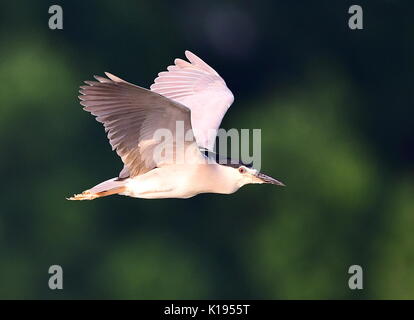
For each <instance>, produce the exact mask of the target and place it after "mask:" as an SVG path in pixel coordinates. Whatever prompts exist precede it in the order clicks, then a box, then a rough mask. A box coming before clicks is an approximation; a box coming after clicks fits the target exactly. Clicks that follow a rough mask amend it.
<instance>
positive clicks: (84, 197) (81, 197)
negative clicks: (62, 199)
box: [66, 190, 99, 200]
mask: <svg viewBox="0 0 414 320" xmlns="http://www.w3.org/2000/svg"><path fill="white" fill-rule="evenodd" d="M98 197H99V196H98V195H97V194H95V193H90V192H89V190H86V191H84V192H82V193H80V194H75V195H73V197H70V198H66V200H93V199H96V198H98Z"/></svg>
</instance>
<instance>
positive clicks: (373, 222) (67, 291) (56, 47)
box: [0, 0, 414, 299]
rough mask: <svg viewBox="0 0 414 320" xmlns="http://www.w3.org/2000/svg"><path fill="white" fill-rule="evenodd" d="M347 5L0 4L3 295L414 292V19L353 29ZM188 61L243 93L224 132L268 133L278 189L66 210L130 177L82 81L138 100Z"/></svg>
mask: <svg viewBox="0 0 414 320" xmlns="http://www.w3.org/2000/svg"><path fill="white" fill-rule="evenodd" d="M52 4H60V5H62V7H63V11H64V29H63V30H56V31H52V30H49V29H48V27H47V21H48V18H49V15H48V7H49V6H50V5H52ZM351 4H354V3H351V2H349V1H336V2H335V4H334V3H333V2H332V1H319V2H317V3H316V2H306V3H305V2H290V1H270V0H269V1H261V2H260V4H259V3H257V2H251V3H245V2H241V1H240V2H238V1H227V2H221V1H209V2H204V3H201V2H192V1H181V2H167V1H151V2H148V1H146V2H144V1H132V0H129V1H122V2H120V3H116V4H115V3H114V2H112V1H61V2H59V3H49V2H48V1H36V2H30V1H16V2H8V3H4V4H2V10H1V13H0V15H1V17H0V18H1V19H0V26H1V28H0V41H1V46H0V47H1V48H2V49H1V50H0V83H1V85H0V144H1V150H2V157H1V158H0V174H1V177H2V185H1V187H0V189H1V192H0V200H1V214H0V284H1V285H0V298H3V299H11V298H19V299H23V298H32V299H45V298H51V299H61V298H78V299H82V298H88V299H95V298H106V299H110V298H115V299H134V298H137V299H162V298H164V299H169V298H171V299H172V298H178V299H180V298H188V299H198V298H200V299H202V298H255V299H256V298H266V299H273V298H275V299H290V298H296V299H321V298H351V299H360V298H390V299H397V298H400V299H408V298H414V255H413V250H412V248H413V247H414V233H413V231H412V226H413V223H414V220H413V219H414V196H413V193H414V166H413V162H414V126H413V122H414V120H413V119H414V112H413V100H414V99H413V98H414V96H413V93H412V92H413V90H412V75H413V71H414V46H413V41H412V39H413V36H414V28H413V21H414V19H413V12H414V7H413V5H412V4H411V3H410V2H409V1H385V0H383V1H375V2H373V1H362V0H361V1H359V3H358V4H360V5H361V6H362V7H363V8H364V27H365V29H364V30H361V31H351V30H349V28H348V24H347V23H348V17H349V15H348V13H347V12H348V8H349V6H350V5H351ZM185 49H189V50H192V51H194V52H195V53H196V54H198V55H200V56H201V57H202V58H203V59H205V60H206V61H207V62H208V63H209V64H211V65H212V66H213V67H215V68H216V70H217V71H218V72H219V73H220V74H221V75H222V76H223V77H224V79H226V82H227V84H228V85H229V87H230V88H231V90H232V91H233V93H234V95H235V97H236V101H235V103H234V105H233V107H232V108H231V109H230V110H229V112H228V114H227V116H226V117H225V119H224V122H223V127H224V128H261V129H262V166H261V168H262V171H264V172H265V173H268V174H269V175H272V176H274V177H276V178H278V179H280V180H281V181H283V182H285V183H286V184H287V187H286V188H283V189H282V188H275V187H272V186H258V185H256V186H247V187H244V188H242V189H241V190H240V191H239V192H237V193H235V194H233V195H229V196H222V195H214V194H204V195H199V196H197V197H194V198H192V199H188V200H177V199H167V200H142V199H132V198H125V197H117V196H114V197H108V198H104V199H99V200H96V201H92V202H69V201H66V200H65V197H66V196H68V195H71V194H73V193H75V192H79V191H81V190H84V189H86V188H88V187H90V186H92V185H94V184H96V183H98V182H100V181H103V180H104V179H107V178H110V177H113V176H116V175H117V173H118V172H119V170H120V169H121V167H122V164H121V161H120V160H119V159H118V158H117V156H116V154H115V153H111V152H110V147H109V144H108V143H107V140H106V137H105V133H104V130H103V129H102V127H101V125H100V124H99V123H97V122H95V121H94V120H93V118H92V117H91V116H90V115H89V114H87V113H86V112H83V111H82V110H81V107H80V106H79V104H78V101H77V95H78V94H77V90H78V86H79V85H80V84H81V83H82V81H83V80H87V79H90V78H91V77H92V75H93V74H102V73H103V72H104V71H110V72H113V73H115V74H117V75H119V76H121V77H123V78H125V79H128V80H129V81H131V82H133V83H137V84H139V85H142V86H144V87H148V86H149V85H150V84H151V82H152V80H153V78H154V77H155V76H156V74H157V72H159V71H161V70H164V69H165V67H166V66H167V65H168V64H170V63H171V62H172V61H173V58H175V57H182V56H183V53H184V50H185ZM52 264H59V265H61V266H62V267H63V270H64V290H63V291H59V292H56V291H51V290H49V288H48V286H47V281H48V278H49V275H48V273H47V271H48V268H49V266H50V265H52ZM353 264H358V265H361V266H362V267H363V269H364V272H365V273H364V280H365V281H364V290H361V291H351V290H349V288H348V285H347V284H348V277H349V275H348V273H347V272H348V268H349V266H350V265H353Z"/></svg>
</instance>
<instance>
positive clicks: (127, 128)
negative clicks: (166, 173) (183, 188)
mask: <svg viewBox="0 0 414 320" xmlns="http://www.w3.org/2000/svg"><path fill="white" fill-rule="evenodd" d="M105 74H106V76H107V77H108V78H104V77H100V76H95V79H96V80H98V81H85V83H86V84H87V85H86V86H81V89H80V91H79V92H80V93H81V95H80V96H79V99H80V104H81V105H82V106H84V108H83V109H84V110H85V111H88V112H90V113H91V114H93V115H94V116H95V117H96V120H97V121H99V122H101V123H102V124H103V125H104V128H105V131H106V132H107V136H108V139H109V142H110V144H111V146H112V149H113V150H116V152H117V154H118V155H119V156H120V157H121V159H122V161H123V162H124V169H123V170H122V171H121V173H120V178H126V177H128V176H130V177H134V176H137V175H140V174H143V173H145V172H147V171H149V170H151V169H153V168H155V167H156V166H157V165H160V163H157V159H156V158H154V149H155V147H156V146H157V145H158V144H159V143H160V141H155V140H154V133H155V131H156V130H157V129H160V128H165V129H168V130H170V132H171V133H172V134H173V140H172V141H171V143H172V144H174V146H175V139H176V138H177V133H176V122H177V121H183V123H184V131H185V132H187V131H188V130H191V114H190V110H189V109H188V108H187V107H185V106H184V105H182V104H180V103H179V102H177V101H173V100H171V99H168V98H166V97H164V96H162V95H160V94H158V93H156V92H152V91H150V90H147V89H144V88H141V87H138V86H136V85H133V84H131V83H129V82H126V81H124V80H122V79H121V78H118V77H116V76H114V75H112V74H110V73H105ZM189 146H193V147H194V148H197V145H196V144H195V142H191V141H190V142H185V143H184V145H183V147H184V148H188V147H189ZM197 150H198V148H197ZM173 151H177V150H176V149H175V148H174V149H173ZM173 156H174V155H173ZM164 160H165V159H164Z"/></svg>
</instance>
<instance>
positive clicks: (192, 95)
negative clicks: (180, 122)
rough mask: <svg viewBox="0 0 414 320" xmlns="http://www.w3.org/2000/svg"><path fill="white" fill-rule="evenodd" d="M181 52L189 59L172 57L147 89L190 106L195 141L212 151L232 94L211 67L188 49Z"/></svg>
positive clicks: (231, 101)
mask: <svg viewBox="0 0 414 320" xmlns="http://www.w3.org/2000/svg"><path fill="white" fill-rule="evenodd" d="M185 55H186V57H187V59H188V60H189V61H190V62H187V61H184V60H182V59H175V61H174V63H175V65H173V66H169V67H168V68H167V70H168V71H165V72H160V73H159V74H158V77H157V78H156V79H155V80H154V83H153V84H152V85H151V90H152V91H155V92H157V93H159V94H161V95H163V96H165V97H167V98H170V99H172V100H174V101H177V102H180V103H182V104H183V105H185V106H186V107H187V108H189V109H191V123H192V127H193V131H194V135H195V138H196V141H197V144H198V145H199V146H200V147H203V148H206V149H209V150H212V149H213V147H214V142H215V139H216V135H217V129H218V127H219V126H220V123H221V120H222V119H223V117H224V115H225V113H226V111H227V109H228V108H229V107H230V106H231V104H232V103H233V101H234V97H233V94H232V93H231V91H230V90H229V88H227V86H226V83H225V82H224V80H223V79H222V78H221V77H220V76H219V75H218V73H217V72H216V71H215V70H214V69H213V68H211V67H210V66H209V65H208V64H207V63H205V62H204V61H203V60H201V59H200V58H199V57H197V56H196V55H195V54H193V53H191V52H190V51H185Z"/></svg>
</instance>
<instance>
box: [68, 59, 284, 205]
mask: <svg viewBox="0 0 414 320" xmlns="http://www.w3.org/2000/svg"><path fill="white" fill-rule="evenodd" d="M185 55H186V57H187V59H188V60H189V61H190V62H187V61H184V60H182V59H176V60H175V61H174V63H175V65H173V66H169V67H168V71H166V72H161V73H159V74H158V77H157V78H156V79H155V81H154V84H153V85H152V86H151V90H147V89H144V88H141V87H138V86H136V85H133V84H131V83H128V82H126V81H124V80H122V79H120V78H118V77H116V76H114V75H112V74H110V73H105V74H106V76H107V77H108V78H103V77H98V76H95V79H96V80H98V81H85V83H86V84H87V85H86V86H81V90H80V93H81V94H82V95H81V96H79V98H80V100H81V105H82V106H84V110H86V111H89V112H90V113H92V114H93V115H94V116H96V120H97V121H99V122H101V123H103V125H104V127H105V131H106V132H107V133H108V138H109V141H110V143H111V146H112V148H113V149H114V150H116V152H117V154H118V155H119V156H120V157H121V159H122V161H123V163H124V168H123V170H122V171H121V173H120V174H119V176H118V177H117V178H113V179H110V180H107V181H105V182H102V183H100V184H98V185H97V186H95V187H93V188H91V189H89V190H86V191H84V192H83V193H81V194H77V195H74V196H73V197H71V198H69V200H92V199H95V198H99V197H103V196H108V195H112V194H120V195H126V196H130V197H136V198H150V199H156V198H189V197H192V196H194V195H197V194H199V193H222V194H230V193H233V192H235V191H237V190H238V189H239V188H240V187H242V186H243V185H245V184H249V183H271V184H275V185H281V186H283V183H281V182H279V181H278V180H276V179H273V178H271V177H269V176H266V175H264V174H262V173H260V172H258V170H256V169H254V168H252V167H250V166H248V165H245V164H242V163H241V162H238V163H236V164H235V163H234V161H232V162H230V163H221V162H220V161H219V162H217V161H216V159H215V155H214V153H213V152H210V150H212V149H213V147H214V142H215V138H216V134H217V130H218V127H219V125H220V123H221V120H222V119H223V116H224V114H225V113H226V111H227V109H228V108H229V107H230V105H231V104H232V103H233V100H234V97H233V94H232V93H231V91H230V90H229V89H228V88H227V86H226V83H225V82H224V80H223V79H222V78H221V77H220V76H219V75H218V73H217V72H216V71H215V70H214V69H213V68H211V67H210V66H209V65H207V64H206V63H205V62H204V61H203V60H201V59H200V58H198V57H197V56H196V55H194V54H193V53H191V52H189V51H186V52H185ZM177 123H181V125H182V127H183V129H184V130H183V131H184V132H191V133H193V134H194V137H195V141H194V139H187V138H184V137H183V136H182V134H180V133H177V131H178V130H177V126H178V125H177ZM160 129H166V130H169V131H170V132H171V133H172V134H171V136H170V138H166V137H165V139H164V140H163V148H164V149H165V150H164V152H161V153H160V155H161V154H162V155H163V156H160V155H159V156H155V154H156V153H157V148H159V146H160V143H161V140H160V139H155V138H154V136H155V135H156V132H157V130H160ZM168 147H171V148H168ZM168 150H172V151H170V152H169V151H168ZM158 151H159V150H158ZM179 154H183V155H184V157H179V156H178V155H179ZM178 158H180V161H178V160H177V159H178Z"/></svg>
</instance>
